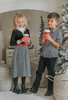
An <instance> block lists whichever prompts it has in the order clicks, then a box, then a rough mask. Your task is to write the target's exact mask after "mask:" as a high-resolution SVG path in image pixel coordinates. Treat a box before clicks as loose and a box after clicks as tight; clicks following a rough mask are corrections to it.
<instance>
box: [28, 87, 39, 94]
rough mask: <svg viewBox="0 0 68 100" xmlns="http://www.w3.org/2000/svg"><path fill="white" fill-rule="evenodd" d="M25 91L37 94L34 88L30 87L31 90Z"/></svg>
mask: <svg viewBox="0 0 68 100" xmlns="http://www.w3.org/2000/svg"><path fill="white" fill-rule="evenodd" d="M27 90H28V91H29V92H32V93H37V91H38V90H36V89H34V87H31V88H27Z"/></svg>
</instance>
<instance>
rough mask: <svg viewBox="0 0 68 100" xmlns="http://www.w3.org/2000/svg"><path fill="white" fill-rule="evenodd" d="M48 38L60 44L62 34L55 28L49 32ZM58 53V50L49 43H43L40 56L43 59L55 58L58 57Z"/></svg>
mask: <svg viewBox="0 0 68 100" xmlns="http://www.w3.org/2000/svg"><path fill="white" fill-rule="evenodd" d="M50 36H51V38H52V39H53V40H54V41H55V42H57V43H59V44H61V42H62V33H61V31H60V30H59V29H58V28H57V27H56V28H55V29H54V30H52V31H51V32H50ZM58 51H59V48H57V47H55V46H54V45H53V44H52V43H51V42H50V41H45V42H44V44H43V50H42V53H41V56H43V57H45V58H55V57H58Z"/></svg>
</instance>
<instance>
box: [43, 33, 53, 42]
mask: <svg viewBox="0 0 68 100" xmlns="http://www.w3.org/2000/svg"><path fill="white" fill-rule="evenodd" d="M44 37H45V39H48V40H49V41H51V40H52V38H51V36H50V35H48V34H44Z"/></svg>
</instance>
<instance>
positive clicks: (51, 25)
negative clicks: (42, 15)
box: [48, 18, 58, 29]
mask: <svg viewBox="0 0 68 100" xmlns="http://www.w3.org/2000/svg"><path fill="white" fill-rule="evenodd" d="M56 25H58V21H56V19H55V18H48V26H49V28H50V29H54V28H56Z"/></svg>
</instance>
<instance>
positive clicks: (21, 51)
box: [10, 13, 31, 94]
mask: <svg viewBox="0 0 68 100" xmlns="http://www.w3.org/2000/svg"><path fill="white" fill-rule="evenodd" d="M13 28H14V30H13V31H12V35H11V39H10V45H11V46H14V45H15V51H14V55H13V59H12V66H11V73H10V74H11V77H13V82H14V88H13V92H14V93H17V94H21V93H26V92H27V90H26V88H25V78H26V76H31V68H30V58H29V50H28V45H25V43H26V42H28V44H29V43H30V33H29V29H28V24H27V20H26V17H25V16H24V15H23V14H22V13H16V14H15V16H14V18H13ZM25 34H27V35H29V37H28V38H26V37H24V35H25ZM19 76H20V77H21V79H22V85H21V90H20V89H19V87H18V77H19Z"/></svg>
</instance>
